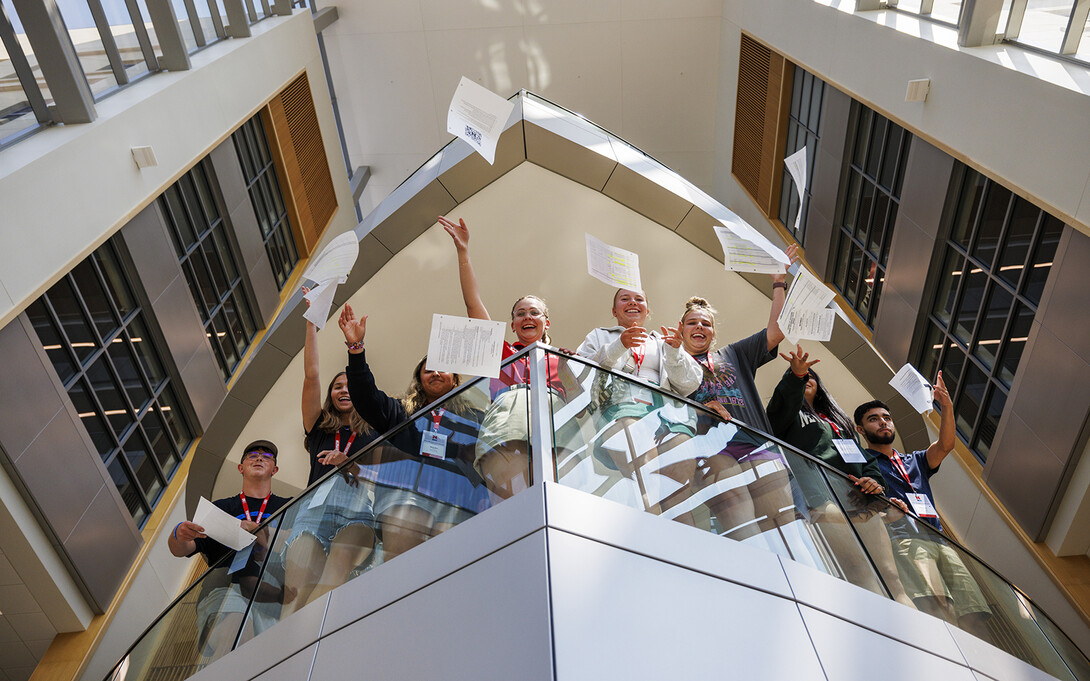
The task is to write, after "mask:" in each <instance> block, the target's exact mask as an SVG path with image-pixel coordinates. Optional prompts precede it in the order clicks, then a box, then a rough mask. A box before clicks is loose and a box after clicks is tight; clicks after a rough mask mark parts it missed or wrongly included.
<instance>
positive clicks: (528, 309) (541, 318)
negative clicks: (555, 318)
mask: <svg viewBox="0 0 1090 681" xmlns="http://www.w3.org/2000/svg"><path fill="white" fill-rule="evenodd" d="M548 328H549V313H548V310H547V309H546V308H545V303H544V302H543V301H542V300H541V299H540V298H535V297H534V296H526V297H525V298H521V299H520V300H519V301H518V302H517V303H515V307H514V308H512V310H511V330H512V331H514V332H515V336H516V337H518V340H519V342H520V343H522V344H523V345H529V344H530V343H533V342H535V341H539V340H541V339H542V337H543V336H544V335H545V331H546V329H548Z"/></svg>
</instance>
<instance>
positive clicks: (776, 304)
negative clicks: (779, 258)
mask: <svg viewBox="0 0 1090 681" xmlns="http://www.w3.org/2000/svg"><path fill="white" fill-rule="evenodd" d="M798 251H799V247H798V245H797V244H791V245H790V246H788V247H787V251H786V253H787V257H788V258H790V259H791V262H792V263H795V262H797V261H798V259H799V252H798ZM770 276H771V277H772V308H771V309H770V310H769V311H768V326H766V327H765V329H766V334H765V335H766V336H767V337H768V349H769V350H775V349H776V348H777V347H778V346H779V344H780V341H782V340H783V331H780V324H779V322H777V321H776V320H778V319H779V318H780V312H782V311H783V303H784V301H785V300H787V288H786V285H787V272H778V273H776V274H773V275H770ZM777 282H779V283H780V284H781V285H779V286H777V285H776V284H777Z"/></svg>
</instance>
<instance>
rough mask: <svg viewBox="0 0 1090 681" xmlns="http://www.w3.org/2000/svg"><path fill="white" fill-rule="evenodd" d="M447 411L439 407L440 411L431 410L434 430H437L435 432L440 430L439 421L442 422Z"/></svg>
mask: <svg viewBox="0 0 1090 681" xmlns="http://www.w3.org/2000/svg"><path fill="white" fill-rule="evenodd" d="M445 411H446V409H444V408H443V407H439V408H438V409H432V410H431V422H432V424H433V425H434V426H435V427H434V428H432V430H435V431H438V430H439V421H440V420H442V418H443V412H445Z"/></svg>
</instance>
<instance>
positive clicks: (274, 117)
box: [268, 73, 337, 255]
mask: <svg viewBox="0 0 1090 681" xmlns="http://www.w3.org/2000/svg"><path fill="white" fill-rule="evenodd" d="M268 116H269V123H271V125H270V126H269V127H271V128H272V130H273V136H274V137H275V138H276V147H277V149H278V151H277V154H278V156H279V160H280V161H281V163H279V164H277V171H278V173H277V174H278V175H280V174H282V175H283V177H281V178H280V179H281V183H282V184H283V185H284V186H285V187H287V194H288V196H286V197H285V198H286V199H287V202H288V204H289V206H288V209H289V212H290V213H291V214H292V215H293V217H295V218H296V219H295V220H292V221H291V223H292V227H293V231H295V232H296V235H295V236H296V241H297V242H298V244H299V245H300V250H301V251H302V252H303V253H304V254H306V255H309V254H310V252H311V251H312V250H313V248H314V245H315V244H317V243H318V240H319V239H320V238H321V235H322V232H324V231H325V228H326V227H327V226H329V222H330V220H332V219H333V214H334V213H335V212H336V210H337V196H336V193H335V192H334V190H333V177H332V175H330V172H329V160H328V159H327V157H326V154H325V144H324V143H323V141H322V132H321V129H320V128H319V126H318V115H317V112H316V111H315V109H314V99H313V97H312V96H311V93H310V81H309V80H308V79H307V74H305V73H304V74H302V75H301V76H299V77H298V78H296V79H295V80H294V81H292V82H291V83H290V84H289V85H288V86H287V87H286V88H284V89H283V90H282V91H281V92H280V94H278V95H277V96H276V97H274V98H273V100H272V101H271V102H269V107H268Z"/></svg>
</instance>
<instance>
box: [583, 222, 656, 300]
mask: <svg viewBox="0 0 1090 681" xmlns="http://www.w3.org/2000/svg"><path fill="white" fill-rule="evenodd" d="M587 272H588V273H589V274H590V276H592V277H594V278H595V279H597V280H598V281H600V282H602V283H604V284H608V285H610V286H613V287H614V288H623V289H628V290H629V291H639V292H641V293H642V292H643V285H642V284H640V258H639V256H638V255H636V254H635V253H632V252H630V251H626V250H624V249H623V248H616V247H615V246H610V245H609V244H607V243H605V242H604V241H601V240H600V239H596V238H594V237H593V236H591V235H590V234H587Z"/></svg>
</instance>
